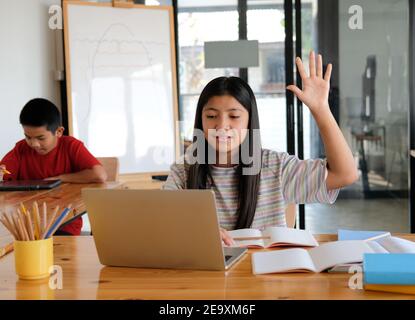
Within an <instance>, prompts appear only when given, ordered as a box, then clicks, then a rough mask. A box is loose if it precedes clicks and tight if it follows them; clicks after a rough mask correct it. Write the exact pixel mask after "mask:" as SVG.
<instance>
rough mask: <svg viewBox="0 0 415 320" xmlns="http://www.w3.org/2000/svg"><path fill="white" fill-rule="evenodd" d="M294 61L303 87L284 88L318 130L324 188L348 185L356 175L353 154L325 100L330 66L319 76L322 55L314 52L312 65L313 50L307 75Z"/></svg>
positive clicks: (298, 60) (326, 98)
mask: <svg viewBox="0 0 415 320" xmlns="http://www.w3.org/2000/svg"><path fill="white" fill-rule="evenodd" d="M296 64H297V68H298V72H299V73H300V76H301V81H302V86H303V90H301V89H299V88H298V87H297V86H295V85H290V86H288V87H287V89H288V90H290V91H292V92H293V93H294V94H295V95H296V96H297V97H298V98H299V99H300V100H301V101H302V102H303V103H304V104H305V105H306V106H307V107H308V108H309V109H310V112H311V114H312V115H313V118H314V119H315V121H316V123H317V126H318V128H319V130H320V135H321V138H322V140H323V144H324V148H325V151H326V156H327V163H328V176H327V179H326V184H327V189H328V190H333V189H337V188H341V187H344V186H346V185H349V184H352V183H354V182H355V181H356V180H357V179H358V178H359V175H358V172H357V168H356V165H355V162H354V158H353V154H352V151H351V150H350V148H349V146H348V144H347V142H346V139H345V138H344V136H343V134H342V132H341V130H340V128H339V126H338V125H337V123H336V120H335V119H334V117H333V115H332V113H331V111H330V107H329V102H328V97H329V89H330V76H331V70H332V65H331V64H329V65H328V66H327V71H326V74H325V75H324V77H323V59H322V56H321V55H318V58H317V67H316V58H315V54H314V52H313V51H312V52H310V76H309V77H308V76H307V74H306V72H305V70H304V66H303V63H302V61H301V59H300V58H297V59H296Z"/></svg>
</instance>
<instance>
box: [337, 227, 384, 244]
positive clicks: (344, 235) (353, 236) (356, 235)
mask: <svg viewBox="0 0 415 320" xmlns="http://www.w3.org/2000/svg"><path fill="white" fill-rule="evenodd" d="M384 233H388V232H387V231H357V230H346V229H339V230H338V231H337V236H338V240H339V241H343V240H366V239H369V238H372V237H376V236H379V235H381V234H384Z"/></svg>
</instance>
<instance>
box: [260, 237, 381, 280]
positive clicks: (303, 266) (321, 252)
mask: <svg viewBox="0 0 415 320" xmlns="http://www.w3.org/2000/svg"><path fill="white" fill-rule="evenodd" d="M373 252H375V251H374V250H373V249H372V248H371V246H370V245H369V244H368V243H367V242H365V241H362V240H348V241H336V242H328V243H324V244H322V245H320V246H318V247H316V248H313V249H310V250H306V249H286V250H277V251H268V252H256V253H253V254H252V271H253V273H254V274H264V273H283V272H322V271H324V270H326V269H328V268H331V267H333V266H335V265H338V264H344V263H358V262H362V261H363V254H364V253H373Z"/></svg>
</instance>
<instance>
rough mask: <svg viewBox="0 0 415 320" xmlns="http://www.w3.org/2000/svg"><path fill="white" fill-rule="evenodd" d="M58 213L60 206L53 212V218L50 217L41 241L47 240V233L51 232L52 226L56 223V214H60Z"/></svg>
mask: <svg viewBox="0 0 415 320" xmlns="http://www.w3.org/2000/svg"><path fill="white" fill-rule="evenodd" d="M58 211H59V206H57V207H56V208H55V210H54V211H53V213H52V216H51V217H50V220H49V222H48V224H47V225H46V228H45V230H43V232H42V235H41V237H40V239H45V235H46V232H47V231H48V230H49V228H50V227H51V226H52V224H53V222H54V221H55V217H56V214H57V213H58Z"/></svg>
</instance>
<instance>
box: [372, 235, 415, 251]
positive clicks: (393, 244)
mask: <svg viewBox="0 0 415 320" xmlns="http://www.w3.org/2000/svg"><path fill="white" fill-rule="evenodd" d="M377 243H379V244H380V245H381V246H382V247H384V248H385V249H386V250H387V251H388V252H390V253H415V242H412V241H409V240H406V239H402V238H398V237H386V238H381V239H379V240H377Z"/></svg>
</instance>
